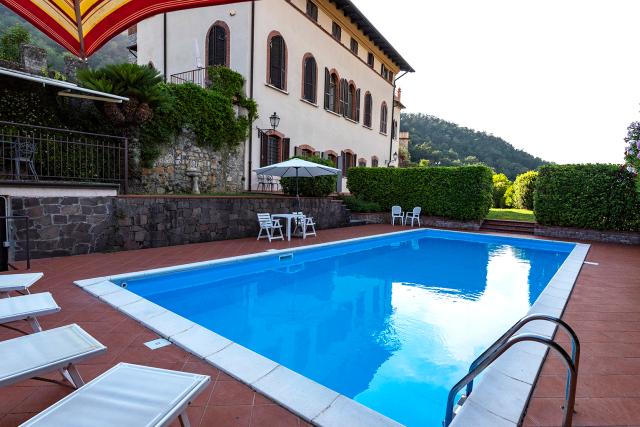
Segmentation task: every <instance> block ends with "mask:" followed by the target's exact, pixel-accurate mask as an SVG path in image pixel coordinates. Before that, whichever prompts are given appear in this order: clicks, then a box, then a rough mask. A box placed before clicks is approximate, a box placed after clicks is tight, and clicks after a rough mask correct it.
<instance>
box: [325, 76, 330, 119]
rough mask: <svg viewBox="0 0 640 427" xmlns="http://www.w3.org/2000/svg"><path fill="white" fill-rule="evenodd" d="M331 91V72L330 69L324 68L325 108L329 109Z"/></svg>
mask: <svg viewBox="0 0 640 427" xmlns="http://www.w3.org/2000/svg"><path fill="white" fill-rule="evenodd" d="M330 92H331V73H329V69H328V68H325V69H324V108H325V110H328V109H329V98H330V95H329V93H330Z"/></svg>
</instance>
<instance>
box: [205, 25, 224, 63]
mask: <svg viewBox="0 0 640 427" xmlns="http://www.w3.org/2000/svg"><path fill="white" fill-rule="evenodd" d="M207 65H208V66H209V67H213V66H216V65H223V66H225V67H228V66H229V27H227V25H226V24H225V23H224V22H220V21H218V22H216V23H215V24H213V26H212V27H211V29H210V30H209V33H208V34H207Z"/></svg>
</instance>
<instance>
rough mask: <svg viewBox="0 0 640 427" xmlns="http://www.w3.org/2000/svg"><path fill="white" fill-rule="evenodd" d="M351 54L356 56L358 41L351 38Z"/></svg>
mask: <svg viewBox="0 0 640 427" xmlns="http://www.w3.org/2000/svg"><path fill="white" fill-rule="evenodd" d="M351 52H353V53H355V54H356V55H357V54H358V41H357V40H356V39H354V38H353V37H351Z"/></svg>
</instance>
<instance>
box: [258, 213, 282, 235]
mask: <svg viewBox="0 0 640 427" xmlns="http://www.w3.org/2000/svg"><path fill="white" fill-rule="evenodd" d="M258 223H259V224H260V232H259V233H258V239H257V240H260V239H262V238H263V237H266V238H267V239H269V242H271V241H272V240H284V234H282V225H281V224H280V221H279V220H277V219H276V220H274V219H272V218H271V215H269V214H268V213H259V214H258ZM263 231H264V232H265V234H266V236H263V235H262V232H263ZM276 231H278V232H279V235H276V234H275V232H276Z"/></svg>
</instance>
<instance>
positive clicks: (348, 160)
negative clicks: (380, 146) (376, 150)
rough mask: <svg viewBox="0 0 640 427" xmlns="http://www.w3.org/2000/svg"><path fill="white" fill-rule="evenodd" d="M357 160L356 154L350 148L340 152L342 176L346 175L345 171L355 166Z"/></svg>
mask: <svg viewBox="0 0 640 427" xmlns="http://www.w3.org/2000/svg"><path fill="white" fill-rule="evenodd" d="M357 160H358V156H357V155H356V154H353V152H352V151H351V150H345V151H343V152H342V176H347V171H348V170H349V169H350V168H352V167H355V165H356V163H357Z"/></svg>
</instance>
